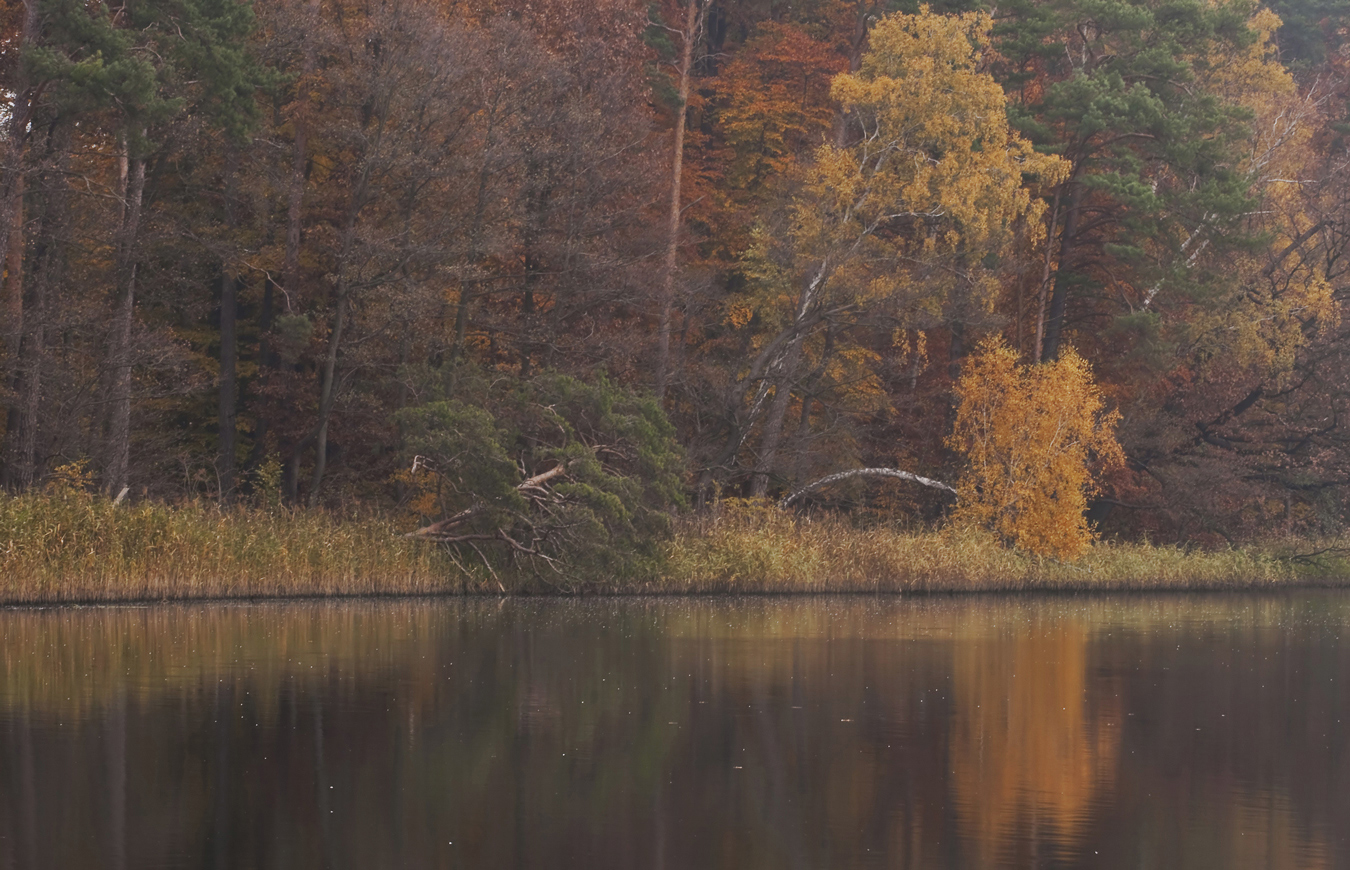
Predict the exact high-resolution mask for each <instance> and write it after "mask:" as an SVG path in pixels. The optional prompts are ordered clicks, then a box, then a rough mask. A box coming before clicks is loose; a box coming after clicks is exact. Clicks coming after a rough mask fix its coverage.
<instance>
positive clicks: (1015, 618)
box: [0, 593, 1350, 868]
mask: <svg viewBox="0 0 1350 870" xmlns="http://www.w3.org/2000/svg"><path fill="white" fill-rule="evenodd" d="M1347 625H1350V599H1346V598H1344V597H1343V596H1339V595H1335V594H1330V593H1308V594H1301V595H1291V596H1280V597H1257V596H1202V597H1193V598H1192V597H1184V596H1170V597H1165V598H1141V597H1119V598H1065V597H1057V598H1045V599H1038V598H1027V597H1021V598H1011V597H988V598H980V597H967V598H957V599H942V598H936V599H931V600H917V599H916V600H910V599H886V598H883V599H874V598H850V599H822V598H787V599H760V600H729V599H685V600H620V599H612V600H592V601H582V602H578V601H524V600H512V601H503V602H498V601H482V600H469V601H464V600H426V601H408V600H405V601H386V602H343V603H332V604H298V603H292V604H275V605H197V606H188V605H175V606H163V607H136V608H84V609H43V610H10V611H3V612H0V868H9V867H15V868H19V867H69V868H79V867H139V866H150V865H154V866H170V867H252V866H257V867H297V868H303V867H331V868H341V867H374V866H395V865H401V866H477V867H510V866H520V867H526V866H528V867H548V866H569V865H586V866H592V867H600V868H604V867H658V866H659V867H667V868H682V867H726V868H753V867H821V866H827V865H828V866H845V867H855V866H856V867H861V866H878V867H882V866H884V867H929V868H931V867H952V868H957V867H962V868H964V867H1053V866H1084V867H1103V868H1108V867H1121V868H1124V867H1139V866H1158V867H1161V866H1167V867H1225V868H1228V867H1234V868H1240V867H1273V868H1282V867H1288V868H1306V867H1331V866H1344V865H1345V864H1346V863H1347V862H1350V851H1347V846H1346V844H1345V842H1344V841H1343V839H1342V835H1341V834H1340V833H1339V832H1340V831H1343V830H1347V829H1350V797H1347V795H1350V787H1348V786H1350V769H1347V764H1348V763H1350V762H1347V759H1350V753H1347V752H1346V749H1347V748H1350V747H1348V746H1347V741H1346V739H1345V736H1344V733H1345V732H1344V729H1343V728H1342V726H1341V723H1340V720H1341V719H1342V718H1344V717H1345V716H1346V714H1347V713H1350V695H1347V692H1346V690H1345V689H1344V688H1343V687H1342V681H1341V679H1340V677H1341V675H1342V674H1345V673H1347V672H1350V670H1347V668H1346V665H1347V664H1350V662H1347V654H1346V646H1345V644H1343V643H1342V642H1341V634H1342V633H1343V631H1344V629H1345V628H1346V626H1347Z"/></svg>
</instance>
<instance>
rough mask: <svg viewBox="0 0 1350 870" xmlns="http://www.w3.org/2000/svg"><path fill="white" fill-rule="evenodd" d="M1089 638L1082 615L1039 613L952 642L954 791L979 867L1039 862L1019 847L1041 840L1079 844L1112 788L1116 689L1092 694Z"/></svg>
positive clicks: (1063, 848)
mask: <svg viewBox="0 0 1350 870" xmlns="http://www.w3.org/2000/svg"><path fill="white" fill-rule="evenodd" d="M1090 639H1091V634H1090V632H1089V631H1088V628H1087V627H1086V626H1085V625H1083V624H1082V623H1079V622H1077V621H1072V622H1064V621H1047V620H1032V621H1031V622H1030V624H1026V625H1023V626H1022V627H1021V628H1020V630H1019V631H1017V632H1016V633H1013V632H1005V633H1004V634H1002V635H1000V636H992V637H990V636H986V637H979V638H972V639H968V640H966V641H965V642H963V643H958V644H956V645H955V647H954V650H953V658H952V682H953V686H954V690H953V694H954V696H955V700H956V703H955V707H954V709H953V711H952V725H951V730H952V742H951V770H952V773H951V777H952V778H951V789H952V794H953V797H954V800H955V802H956V808H957V812H958V814H959V816H960V819H961V825H962V826H963V829H964V830H963V833H964V834H965V836H966V837H968V838H969V839H970V840H972V841H973V842H975V843H977V844H978V846H977V848H978V856H979V865H980V866H986V867H992V866H995V865H996V864H998V863H999V862H1000V860H1003V861H1006V860H1008V858H1010V857H1012V858H1015V859H1016V860H1017V862H1018V863H1022V862H1024V861H1027V860H1028V859H1030V860H1031V861H1033V862H1034V861H1035V859H1036V857H1037V856H1035V855H1030V856H1028V855H1025V854H1018V852H1019V850H1024V849H1026V848H1031V849H1036V848H1038V847H1041V844H1053V845H1054V846H1055V847H1057V848H1056V851H1060V852H1067V853H1070V854H1072V853H1074V852H1076V851H1077V849H1078V848H1079V847H1080V846H1081V844H1082V842H1083V840H1084V838H1085V837H1086V835H1087V834H1088V828H1089V826H1090V825H1091V823H1092V820H1093V816H1094V810H1098V809H1099V808H1100V804H1101V803H1102V802H1103V800H1104V799H1105V798H1106V797H1108V796H1109V795H1110V794H1111V792H1112V789H1113V788H1114V785H1115V779H1116V767H1117V765H1118V764H1119V763H1120V756H1119V748H1120V710H1119V696H1118V695H1117V694H1115V693H1112V692H1099V691H1095V692H1090V690H1089V686H1088V685H1087V677H1088V673H1087V672H1088V660H1089V656H1088V644H1089V641H1090ZM1090 695H1092V696H1094V697H1096V698H1097V699H1098V700H1097V703H1096V704H1095V705H1093V704H1090V703H1089V696H1090Z"/></svg>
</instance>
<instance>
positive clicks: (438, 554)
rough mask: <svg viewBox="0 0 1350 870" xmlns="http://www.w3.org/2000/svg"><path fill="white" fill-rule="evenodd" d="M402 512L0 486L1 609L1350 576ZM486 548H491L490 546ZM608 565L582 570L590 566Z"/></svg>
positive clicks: (889, 529)
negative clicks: (634, 555)
mask: <svg viewBox="0 0 1350 870" xmlns="http://www.w3.org/2000/svg"><path fill="white" fill-rule="evenodd" d="M412 521H413V520H410V519H408V518H401V519H393V518H390V517H387V516H383V515H357V514H351V515H346V516H343V515H337V514H331V513H327V512H322V511H301V510H295V511H292V510H288V509H285V508H280V507H277V506H275V505H274V506H270V507H268V506H254V507H233V508H228V509H224V508H220V507H218V506H216V505H214V504H211V503H203V502H196V503H187V504H184V505H178V506H172V507H171V506H168V505H164V504H160V503H151V502H145V503H140V504H136V505H130V506H125V505H123V506H119V505H115V504H113V503H112V502H110V501H108V500H106V499H102V498H98V497H91V496H88V495H87V494H70V493H66V494H48V495H27V496H20V497H11V498H3V499H0V606H3V607H44V606H63V605H64V606H72V607H75V606H97V605H109V604H124V605H133V604H152V603H164V602H213V601H285V600H313V601H318V600H343V599H355V598H395V597H397V598H415V597H449V596H474V597H485V598H502V597H506V596H519V597H536V596H547V597H596V596H615V597H618V596H621V597H637V596H649V597H655V596H661V597H664V596H701V595H711V596H778V595H813V596H814V595H944V594H945V595H963V594H977V593H995V594H1017V593H1023V594H1025V593H1031V594H1045V593H1051V594H1092V593H1163V592H1186V593H1195V592H1265V591H1284V590H1294V589H1338V588H1350V542H1347V541H1344V540H1339V539H1337V540H1311V539H1293V538H1289V539H1278V540H1272V541H1269V542H1264V543H1253V544H1251V545H1248V546H1244V547H1236V548H1226V549H1223V550H1201V549H1196V548H1190V549H1183V548H1180V547H1175V546H1159V545H1155V544H1150V543H1147V542H1145V543H1122V542H1098V543H1096V544H1094V545H1093V546H1092V548H1091V550H1090V551H1089V552H1088V553H1087V554H1086V555H1085V556H1084V557H1082V558H1081V559H1079V560H1078V561H1076V562H1074V563H1071V564H1070V563H1064V562H1060V561H1058V560H1054V559H1050V558H1044V557H1038V556H1031V555H1028V554H1025V553H1021V552H1018V551H1015V550H1012V549H1009V548H1008V547H1006V546H1004V545H1003V544H1002V543H1001V542H999V541H998V540H997V539H996V538H995V537H993V536H992V535H991V534H990V533H988V532H985V531H982V530H979V529H972V528H955V527H951V526H948V527H943V528H939V529H935V530H919V531H914V530H906V529H902V528H897V527H895V526H894V525H871V526H864V525H858V524H855V523H852V522H850V521H849V520H848V519H846V518H842V517H839V516H836V515H824V516H812V515H804V516H799V515H794V514H791V513H788V512H785V511H781V510H778V509H777V508H773V507H770V506H767V505H764V504H753V505H749V506H747V505H745V504H737V503H728V504H723V505H719V506H718V507H716V508H715V509H713V510H712V511H710V512H709V513H708V514H704V515H700V516H694V517H690V516H686V517H680V518H676V520H675V527H674V532H673V535H672V537H670V538H669V539H666V540H662V541H651V542H649V544H650V547H649V549H650V550H651V554H650V555H649V557H648V558H647V560H646V561H644V562H641V563H640V568H639V569H638V570H635V571H634V572H633V573H632V574H631V575H627V576H626V577H625V579H616V576H617V575H615V574H614V572H613V566H610V570H606V566H604V565H602V564H596V563H588V562H586V561H584V559H582V558H581V557H577V558H575V559H573V560H571V561H569V562H567V563H564V564H563V566H562V567H561V569H560V570H558V571H554V570H553V569H552V568H545V569H540V566H539V565H537V564H536V565H535V566H533V568H534V569H537V570H531V566H530V565H529V564H528V563H521V562H519V561H512V560H511V559H510V558H509V554H508V555H503V556H500V557H498V556H497V555H495V554H493V553H492V551H488V553H487V554H486V555H484V554H483V553H478V556H479V557H481V561H475V560H474V554H473V553H469V554H468V558H466V556H465V554H464V553H460V554H459V555H458V556H456V555H454V554H453V553H452V552H451V551H448V550H447V549H446V548H445V547H444V546H442V545H438V544H432V543H428V542H425V541H419V540H414V539H409V538H406V537H404V536H403V535H402V532H403V531H405V530H406V527H407V526H408V525H410V524H411V522H412ZM489 559H491V561H489ZM596 577H601V578H606V579H602V580H594V579H588V578H596Z"/></svg>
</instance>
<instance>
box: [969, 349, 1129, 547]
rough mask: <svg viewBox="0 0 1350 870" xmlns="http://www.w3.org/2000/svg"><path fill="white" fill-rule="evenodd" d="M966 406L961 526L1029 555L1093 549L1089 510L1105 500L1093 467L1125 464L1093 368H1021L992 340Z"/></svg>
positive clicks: (1070, 362) (976, 367)
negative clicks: (971, 525)
mask: <svg viewBox="0 0 1350 870" xmlns="http://www.w3.org/2000/svg"><path fill="white" fill-rule="evenodd" d="M956 395H957V398H958V400H959V401H960V405H959V408H958V410H957V414H956V424H955V426H954V427H953V431H952V434H951V436H950V437H949V438H948V439H947V443H948V444H949V445H950V446H951V447H952V448H953V449H955V450H956V451H958V452H959V453H961V454H963V455H964V456H965V458H966V460H967V466H966V470H965V473H964V474H963V476H962V478H961V480H960V482H959V483H958V484H957V488H956V489H957V499H958V505H957V509H956V513H955V515H954V518H955V519H956V520H957V521H961V520H966V521H971V522H975V523H977V524H979V525H982V526H985V527H986V528H990V529H992V530H993V531H995V532H996V533H997V534H998V535H1000V536H1001V537H1002V538H1003V539H1004V540H1006V541H1008V542H1009V543H1011V544H1012V545H1013V546H1015V547H1017V548H1018V549H1020V550H1025V551H1027V552H1030V553H1036V554H1038V555H1047V556H1055V557H1058V558H1063V559H1073V558H1076V557H1078V556H1081V555H1082V554H1083V553H1084V552H1085V551H1086V550H1087V548H1088V545H1089V544H1090V543H1091V542H1092V529H1091V528H1089V526H1088V523H1087V519H1086V517H1085V516H1084V511H1085V510H1086V508H1087V498H1088V496H1089V495H1091V494H1092V493H1093V492H1095V491H1096V483H1095V482H1094V481H1093V479H1092V475H1091V473H1090V471H1089V465H1090V464H1091V463H1092V462H1094V461H1096V462H1097V463H1100V464H1102V465H1110V464H1115V463H1119V462H1122V461H1123V460H1124V454H1123V453H1122V452H1121V449H1120V445H1119V444H1118V443H1116V438H1115V425H1116V421H1117V420H1118V419H1119V415H1118V414H1117V413H1116V412H1114V411H1111V412H1108V411H1106V410H1105V407H1104V405H1103V404H1102V398H1101V393H1100V392H1099V391H1098V389H1097V385H1096V384H1095V383H1094V382H1093V380H1092V370H1091V368H1090V367H1089V366H1088V364H1087V362H1086V361H1085V360H1084V359H1083V358H1082V357H1080V356H1079V355H1078V354H1077V353H1075V352H1074V351H1073V349H1072V348H1067V349H1065V350H1063V351H1061V353H1060V356H1059V359H1058V360H1056V361H1054V362H1048V363H1042V364H1040V365H1018V363H1017V355H1016V354H1015V353H1014V352H1013V351H1012V349H1010V348H1009V347H1008V346H1007V345H1006V344H1004V343H1003V341H1002V340H1001V339H997V338H991V339H986V340H985V341H984V342H982V343H981V345H980V347H979V350H978V351H977V352H976V353H975V354H974V355H973V356H972V357H971V358H970V359H969V360H968V361H967V362H966V365H965V368H964V369H963V370H962V373H961V378H960V380H959V381H958V382H957V385H956Z"/></svg>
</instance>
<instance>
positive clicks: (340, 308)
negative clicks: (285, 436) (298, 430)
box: [309, 282, 347, 507]
mask: <svg viewBox="0 0 1350 870" xmlns="http://www.w3.org/2000/svg"><path fill="white" fill-rule="evenodd" d="M346 325H347V288H346V287H345V286H343V284H342V283H341V282H340V283H339V284H338V291H337V310H336V311H334V312H333V332H332V333H331V334H330V335H329V336H328V353H327V355H326V356H325V357H324V362H323V382H322V384H321V385H320V387H319V425H318V426H317V427H315V430H314V474H313V476H312V477H311V478H310V483H309V506H310V507H317V506H318V504H319V488H320V487H321V486H322V485H323V476H324V473H325V472H326V471H327V469H328V421H329V419H330V418H331V417H332V414H333V403H334V401H335V400H336V398H337V390H336V388H335V384H334V382H335V380H336V376H337V358H338V348H339V347H340V346H341V344H342V333H343V330H344V329H345V328H346Z"/></svg>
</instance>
